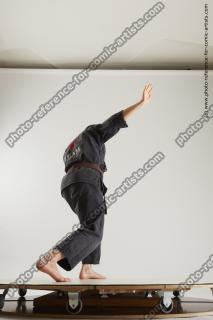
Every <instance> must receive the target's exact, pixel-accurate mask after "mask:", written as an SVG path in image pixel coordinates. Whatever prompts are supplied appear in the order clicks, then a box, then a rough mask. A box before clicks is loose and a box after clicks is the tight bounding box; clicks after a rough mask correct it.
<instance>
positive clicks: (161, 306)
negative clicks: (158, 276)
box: [160, 298, 174, 313]
mask: <svg viewBox="0 0 213 320" xmlns="http://www.w3.org/2000/svg"><path fill="white" fill-rule="evenodd" d="M160 308H161V311H162V312H163V313H171V312H172V310H173V308H174V304H173V301H172V302H171V304H170V306H168V307H166V306H165V305H164V303H163V298H162V299H161V302H160Z"/></svg>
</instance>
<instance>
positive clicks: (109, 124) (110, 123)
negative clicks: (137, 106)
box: [95, 110, 128, 143]
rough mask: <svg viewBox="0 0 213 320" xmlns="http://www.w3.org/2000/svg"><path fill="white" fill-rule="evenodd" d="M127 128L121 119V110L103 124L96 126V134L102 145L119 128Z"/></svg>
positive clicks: (122, 118)
mask: <svg viewBox="0 0 213 320" xmlns="http://www.w3.org/2000/svg"><path fill="white" fill-rule="evenodd" d="M126 127H128V125H127V123H126V121H125V120H124V117H123V110H121V111H119V112H117V113H115V114H113V115H112V116H111V117H109V118H108V119H106V120H105V121H104V122H102V123H100V124H97V125H96V128H95V129H96V132H97V134H98V135H99V136H100V139H101V141H102V143H105V142H107V141H108V140H109V139H111V138H112V137H113V136H114V135H115V134H116V133H118V131H119V130H120V129H121V128H126Z"/></svg>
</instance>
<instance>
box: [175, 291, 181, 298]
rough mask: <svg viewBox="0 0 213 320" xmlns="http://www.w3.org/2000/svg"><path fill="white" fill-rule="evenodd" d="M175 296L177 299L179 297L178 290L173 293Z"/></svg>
mask: <svg viewBox="0 0 213 320" xmlns="http://www.w3.org/2000/svg"><path fill="white" fill-rule="evenodd" d="M173 295H174V296H175V297H176V298H177V297H179V295H180V291H178V290H175V291H173Z"/></svg>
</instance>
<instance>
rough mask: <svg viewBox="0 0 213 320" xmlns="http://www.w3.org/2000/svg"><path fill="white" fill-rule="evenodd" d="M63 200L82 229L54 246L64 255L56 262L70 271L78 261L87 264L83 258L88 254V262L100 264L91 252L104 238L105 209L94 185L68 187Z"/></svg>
mask: <svg viewBox="0 0 213 320" xmlns="http://www.w3.org/2000/svg"><path fill="white" fill-rule="evenodd" d="M63 197H64V198H65V200H66V201H67V202H68V204H69V205H70V207H71V209H72V210H73V211H74V212H75V213H76V214H77V215H78V217H79V221H80V223H81V228H79V229H78V230H77V231H75V232H72V233H71V235H70V236H68V238H66V239H64V240H63V241H61V242H60V243H59V244H58V245H57V246H55V248H57V249H58V250H59V251H60V252H62V253H63V255H64V258H63V259H62V260H59V261H58V262H57V263H58V264H59V265H60V266H61V267H62V268H63V269H65V270H67V271H69V270H71V269H73V268H74V267H75V266H76V265H77V264H78V263H79V262H80V261H86V260H84V259H86V258H87V257H88V256H90V254H91V257H90V261H89V262H91V264H93V263H94V264H96V263H99V260H100V257H99V258H98V257H97V254H94V255H93V254H92V253H95V250H96V249H97V250H98V247H99V246H100V243H101V240H102V237H103V228H104V206H103V194H102V192H101V190H99V188H98V187H96V186H95V185H93V184H89V183H83V182H78V183H74V184H72V185H70V186H68V187H67V188H66V189H65V190H64V193H63ZM97 252H98V251H97ZM97 252H96V253H97ZM97 258H98V260H97Z"/></svg>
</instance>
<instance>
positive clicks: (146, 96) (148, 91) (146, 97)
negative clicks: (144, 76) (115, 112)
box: [123, 83, 152, 121]
mask: <svg viewBox="0 0 213 320" xmlns="http://www.w3.org/2000/svg"><path fill="white" fill-rule="evenodd" d="M151 96H152V85H151V83H149V84H147V85H146V86H145V87H144V90H143V96H142V99H141V100H140V101H139V102H137V103H135V104H133V105H131V106H129V107H127V108H125V109H123V117H124V120H125V121H126V120H127V119H128V118H129V117H130V116H131V115H132V114H133V113H134V112H135V111H136V110H138V109H140V108H141V107H142V106H143V105H144V104H146V103H147V102H149V101H150V99H151Z"/></svg>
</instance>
